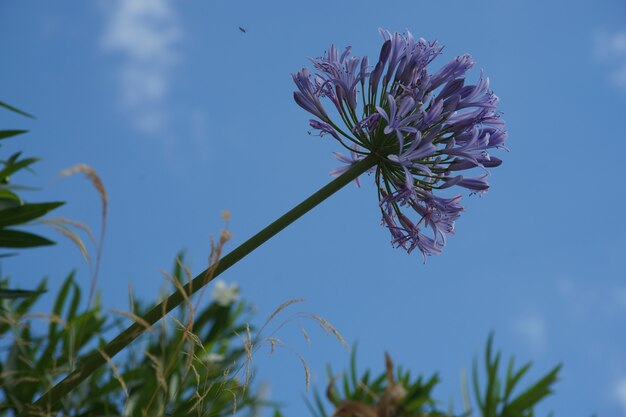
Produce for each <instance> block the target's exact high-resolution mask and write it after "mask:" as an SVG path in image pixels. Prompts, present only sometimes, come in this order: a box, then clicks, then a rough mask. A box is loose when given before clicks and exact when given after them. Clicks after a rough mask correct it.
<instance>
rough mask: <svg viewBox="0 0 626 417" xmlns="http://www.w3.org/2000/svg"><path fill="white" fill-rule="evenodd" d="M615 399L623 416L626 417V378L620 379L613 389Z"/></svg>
mask: <svg viewBox="0 0 626 417" xmlns="http://www.w3.org/2000/svg"><path fill="white" fill-rule="evenodd" d="M613 398H614V399H615V400H616V401H617V402H618V403H619V405H620V407H621V409H622V415H623V416H626V377H624V378H622V379H620V380H618V381H617V383H615V385H614V387H613Z"/></svg>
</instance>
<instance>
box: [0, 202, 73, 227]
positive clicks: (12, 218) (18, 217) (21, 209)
mask: <svg viewBox="0 0 626 417" xmlns="http://www.w3.org/2000/svg"><path fill="white" fill-rule="evenodd" d="M63 204H64V203H62V202H58V201H55V202H52V203H35V204H24V205H21V206H18V207H12V208H8V209H4V210H0V227H6V226H13V225H16V224H22V223H26V222H28V221H30V220H33V219H36V218H39V217H42V216H44V215H45V214H47V213H48V212H50V211H52V210H54V209H55V208H57V207H59V206H61V205H63Z"/></svg>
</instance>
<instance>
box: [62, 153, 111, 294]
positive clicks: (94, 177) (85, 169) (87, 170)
mask: <svg viewBox="0 0 626 417" xmlns="http://www.w3.org/2000/svg"><path fill="white" fill-rule="evenodd" d="M76 173H82V174H85V175H86V176H87V178H88V179H89V181H90V182H91V184H92V185H93V187H94V188H95V189H96V191H97V192H98V194H99V195H100V201H101V205H102V215H101V223H100V243H99V244H97V245H96V265H95V268H94V269H93V274H92V275H93V276H92V280H91V287H90V289H89V304H91V301H92V300H93V295H94V291H95V289H96V283H97V281H98V273H99V271H100V259H101V258H102V245H103V243H104V235H105V231H106V221H107V210H108V204H109V199H108V196H107V191H106V188H105V187H104V183H103V182H102V180H101V179H100V177H99V176H98V174H97V173H96V171H95V170H94V169H93V168H92V167H90V166H89V165H86V164H78V165H75V166H73V167H71V168H68V169H65V170H63V171H61V173H60V175H61V176H63V177H66V176H71V175H74V174H76ZM94 240H95V239H94Z"/></svg>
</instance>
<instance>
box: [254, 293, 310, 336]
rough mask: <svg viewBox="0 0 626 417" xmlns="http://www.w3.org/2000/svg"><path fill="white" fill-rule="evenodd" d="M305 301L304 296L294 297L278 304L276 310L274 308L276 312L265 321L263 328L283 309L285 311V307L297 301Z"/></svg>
mask: <svg viewBox="0 0 626 417" xmlns="http://www.w3.org/2000/svg"><path fill="white" fill-rule="evenodd" d="M303 301H304V298H293V299H291V300H287V301H285V302H284V303H282V304H281V305H279V306H278V308H277V309H276V310H274V312H273V313H272V314H271V315H270V316H269V317H268V318H267V320H265V323H263V327H261V330H263V329H264V328H265V327H266V326H267V325H268V324H269V323H270V322H271V321H272V320H274V318H275V317H276V316H277V315H278V314H280V312H281V311H283V310H284V309H286V308H287V307H289V306H290V305H292V304H295V303H301V302H303Z"/></svg>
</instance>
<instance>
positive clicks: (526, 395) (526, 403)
mask: <svg viewBox="0 0 626 417" xmlns="http://www.w3.org/2000/svg"><path fill="white" fill-rule="evenodd" d="M560 369H561V365H558V366H557V367H555V368H554V369H552V370H551V371H550V372H549V373H547V374H546V375H545V376H544V377H543V378H541V379H540V380H539V381H537V383H535V385H533V386H532V387H530V388H528V389H527V390H525V391H524V392H523V393H521V394H520V395H519V396H518V397H517V398H515V400H513V401H512V402H511V403H510V404H508V406H507V407H506V410H507V411H508V412H510V413H515V414H521V413H522V412H523V411H525V410H528V409H531V408H532V407H533V406H534V405H535V404H536V403H538V402H539V401H541V400H542V399H543V398H544V397H546V396H547V395H549V394H551V393H552V390H551V389H550V388H551V386H552V384H554V383H555V382H556V381H557V379H558V374H559V370H560Z"/></svg>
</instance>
